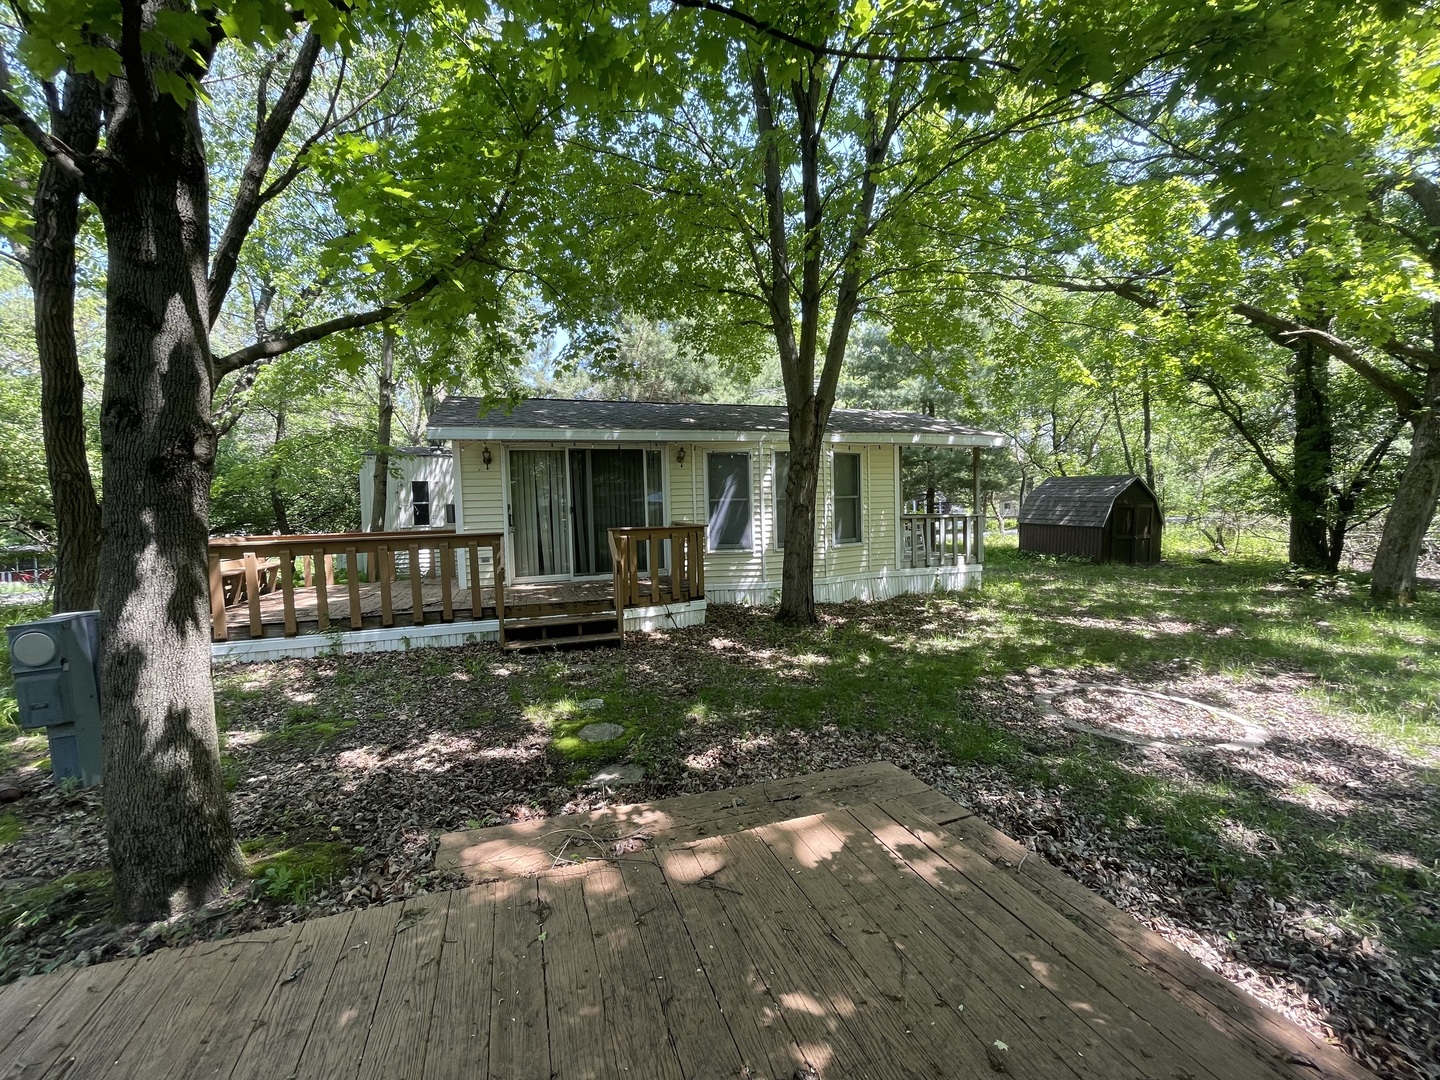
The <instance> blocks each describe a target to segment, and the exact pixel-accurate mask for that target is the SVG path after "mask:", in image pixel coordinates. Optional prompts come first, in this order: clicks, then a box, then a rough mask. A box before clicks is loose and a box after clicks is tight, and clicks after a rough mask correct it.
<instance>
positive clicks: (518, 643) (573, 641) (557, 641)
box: [505, 630, 623, 652]
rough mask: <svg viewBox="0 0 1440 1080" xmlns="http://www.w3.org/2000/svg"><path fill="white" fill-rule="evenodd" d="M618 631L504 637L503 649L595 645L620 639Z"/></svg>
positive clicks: (517, 649)
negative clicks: (561, 635)
mask: <svg viewBox="0 0 1440 1080" xmlns="http://www.w3.org/2000/svg"><path fill="white" fill-rule="evenodd" d="M622 640H623V638H621V636H620V633H619V631H616V630H609V631H607V632H605V633H603V634H569V635H566V636H565V637H535V638H506V639H505V650H506V651H507V652H518V651H519V650H521V649H555V648H559V647H561V646H562V645H597V644H602V643H604V642H607V641H622Z"/></svg>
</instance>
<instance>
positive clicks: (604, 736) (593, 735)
mask: <svg viewBox="0 0 1440 1080" xmlns="http://www.w3.org/2000/svg"><path fill="white" fill-rule="evenodd" d="M624 734H625V729H624V728H623V727H621V726H620V725H619V724H609V723H606V724H586V725H585V726H584V727H583V728H581V729H580V738H582V739H584V740H585V741H586V742H609V741H610V740H611V739H618V738H619V737H620V736H621V735H624Z"/></svg>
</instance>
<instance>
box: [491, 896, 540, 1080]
mask: <svg viewBox="0 0 1440 1080" xmlns="http://www.w3.org/2000/svg"><path fill="white" fill-rule="evenodd" d="M547 914H548V909H547V907H546V906H545V905H542V904H541V903H540V897H539V894H538V892H537V891H536V887H535V883H534V882H533V881H517V882H515V883H514V884H513V886H512V888H511V889H510V890H508V891H507V892H504V893H502V894H500V895H498V896H497V900H496V905H495V954H494V955H495V968H494V981H493V984H492V985H493V990H494V999H493V1000H492V1002H491V1006H490V1076H492V1077H494V1078H495V1080H550V1077H551V1076H552V1074H553V1071H552V1069H551V1067H550V1045H549V1034H548V1023H547V1018H546V1012H545V966H544V949H543V947H542V946H543V943H542V941H541V938H540V935H541V934H542V933H544V932H545V920H546V916H547Z"/></svg>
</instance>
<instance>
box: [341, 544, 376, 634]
mask: <svg viewBox="0 0 1440 1080" xmlns="http://www.w3.org/2000/svg"><path fill="white" fill-rule="evenodd" d="M371 567H372V569H373V567H374V563H373V562H372V563H371ZM345 585H346V587H347V589H348V591H349V593H350V629H351V630H359V629H360V627H362V626H364V625H365V622H364V619H365V613H364V611H363V609H362V608H361V607H360V555H359V553H358V552H357V551H356V549H355V548H353V547H348V548H346V549H345Z"/></svg>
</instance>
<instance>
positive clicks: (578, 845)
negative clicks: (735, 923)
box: [435, 762, 928, 877]
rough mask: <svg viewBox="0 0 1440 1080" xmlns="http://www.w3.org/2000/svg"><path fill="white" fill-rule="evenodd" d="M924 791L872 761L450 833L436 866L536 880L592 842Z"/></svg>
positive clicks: (695, 835) (710, 831) (675, 834)
mask: <svg viewBox="0 0 1440 1080" xmlns="http://www.w3.org/2000/svg"><path fill="white" fill-rule="evenodd" d="M925 790H928V789H927V788H926V787H925V785H924V784H923V783H922V782H921V781H919V780H917V779H916V778H915V777H913V776H911V775H910V774H909V773H906V772H904V771H902V770H900V769H897V768H895V766H893V765H890V764H889V763H887V762H871V763H869V764H866V765H856V766H851V767H850V768H846V769H835V770H832V771H830V772H824V773H818V774H815V775H813V776H808V777H787V778H784V779H780V780H770V781H766V782H764V783H760V784H751V785H748V786H746V787H740V788H728V789H726V790H724V791H712V792H705V793H703V794H699V795H682V796H680V797H678V798H674V799H661V800H658V801H656V802H652V803H642V804H637V805H633V806H618V807H611V808H607V809H605V810H597V811H592V812H590V813H588V814H572V815H563V816H560V817H554V818H544V819H541V820H537V821H528V822H522V823H519V824H516V825H501V826H497V827H495V828H492V829H477V830H467V831H464V832H455V833H445V834H444V835H442V836H441V837H440V843H439V847H438V849H437V851H436V854H435V864H436V866H438V867H440V868H441V869H447V870H450V869H462V868H464V869H465V870H466V871H467V872H471V871H472V870H473V872H474V873H475V874H477V875H479V876H485V877H488V876H491V875H493V874H533V873H539V872H542V871H545V870H549V869H551V868H552V867H553V866H554V865H555V861H556V858H555V857H556V855H557V853H560V852H561V851H562V849H563V851H564V853H565V854H566V855H567V856H570V857H574V856H576V855H577V854H579V855H584V854H590V855H595V854H599V853H600V850H599V849H597V848H596V847H595V846H594V845H588V844H587V843H585V842H583V841H584V838H585V837H587V836H593V837H594V838H596V839H600V838H602V837H604V836H606V835H609V836H626V835H631V834H636V833H643V834H644V836H645V837H647V838H648V839H649V841H650V842H651V843H655V844H661V843H665V844H674V843H682V842H685V841H688V840H697V839H703V838H705V837H707V836H713V835H720V834H722V833H733V832H740V831H743V830H745V829H749V828H753V827H755V826H756V825H764V824H769V823H770V822H773V821H782V820H784V819H785V818H788V817H795V816H797V815H809V814H815V813H821V812H823V811H824V810H827V809H830V808H832V807H835V806H846V805H849V804H850V803H852V802H856V801H861V802H869V801H873V800H880V799H888V798H899V797H901V796H904V795H908V794H914V793H919V792H922V791H925ZM607 830H608V832H607Z"/></svg>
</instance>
